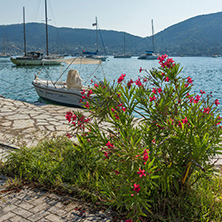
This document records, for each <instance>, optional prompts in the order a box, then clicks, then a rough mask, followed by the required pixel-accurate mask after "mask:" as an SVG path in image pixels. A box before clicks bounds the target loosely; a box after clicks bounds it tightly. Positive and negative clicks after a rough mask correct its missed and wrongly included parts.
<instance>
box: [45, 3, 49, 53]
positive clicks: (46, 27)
mask: <svg viewBox="0 0 222 222" xmlns="http://www.w3.org/2000/svg"><path fill="white" fill-rule="evenodd" d="M45 31H46V55H47V56H48V55H49V43H48V18H47V1H46V0H45Z"/></svg>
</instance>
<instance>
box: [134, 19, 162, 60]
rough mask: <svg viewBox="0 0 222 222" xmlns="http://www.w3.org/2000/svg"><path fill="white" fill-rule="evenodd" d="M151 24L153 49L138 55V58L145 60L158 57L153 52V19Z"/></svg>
mask: <svg viewBox="0 0 222 222" xmlns="http://www.w3.org/2000/svg"><path fill="white" fill-rule="evenodd" d="M151 25H152V45H153V50H152V51H145V54H143V55H141V56H139V57H138V59H145V60H156V59H157V58H158V56H159V55H158V54H155V53H154V51H155V47H154V28H153V19H152V20H151Z"/></svg>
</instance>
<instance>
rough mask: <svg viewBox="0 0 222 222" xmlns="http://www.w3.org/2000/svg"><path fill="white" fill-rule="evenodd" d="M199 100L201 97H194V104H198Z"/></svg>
mask: <svg viewBox="0 0 222 222" xmlns="http://www.w3.org/2000/svg"><path fill="white" fill-rule="evenodd" d="M200 98H201V96H199V95H196V96H195V100H194V103H198V102H199V101H200Z"/></svg>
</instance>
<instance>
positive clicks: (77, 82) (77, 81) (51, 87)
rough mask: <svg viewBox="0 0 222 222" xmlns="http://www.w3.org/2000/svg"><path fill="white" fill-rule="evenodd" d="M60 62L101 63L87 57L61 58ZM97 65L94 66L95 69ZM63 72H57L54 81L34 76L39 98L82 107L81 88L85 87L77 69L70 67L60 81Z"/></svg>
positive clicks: (33, 82) (34, 84)
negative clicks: (63, 78)
mask: <svg viewBox="0 0 222 222" xmlns="http://www.w3.org/2000/svg"><path fill="white" fill-rule="evenodd" d="M60 62H66V63H67V64H98V65H100V64H101V62H102V61H101V60H98V59H88V58H83V57H77V58H70V59H63V60H60ZM97 68H98V67H96V69H97ZM63 74H64V73H62V74H61V73H59V74H58V76H59V78H58V79H57V80H56V81H52V80H51V79H50V80H46V79H39V78H38V77H36V78H35V79H34V80H33V81H32V84H33V86H34V88H35V90H36V92H37V94H38V96H39V97H40V98H42V99H43V100H45V101H49V102H51V103H56V104H61V105H66V106H78V107H82V103H81V102H80V100H81V99H82V94H81V92H82V90H83V89H87V88H88V87H87V86H84V85H83V83H82V79H81V77H80V74H79V72H78V70H73V69H70V70H69V71H68V74H67V78H66V82H64V81H61V77H62V75H63Z"/></svg>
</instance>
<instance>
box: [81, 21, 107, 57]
mask: <svg viewBox="0 0 222 222" xmlns="http://www.w3.org/2000/svg"><path fill="white" fill-rule="evenodd" d="M92 26H96V51H95V52H89V51H85V50H83V56H84V57H85V58H90V59H100V60H102V61H106V59H107V58H108V57H107V56H103V55H99V38H98V20H97V17H96V22H95V23H93V24H92Z"/></svg>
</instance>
